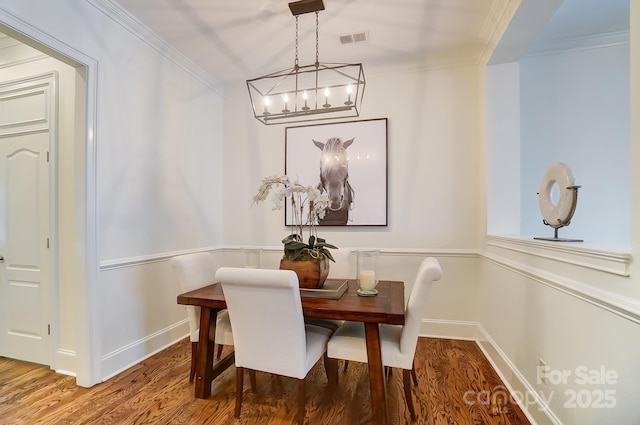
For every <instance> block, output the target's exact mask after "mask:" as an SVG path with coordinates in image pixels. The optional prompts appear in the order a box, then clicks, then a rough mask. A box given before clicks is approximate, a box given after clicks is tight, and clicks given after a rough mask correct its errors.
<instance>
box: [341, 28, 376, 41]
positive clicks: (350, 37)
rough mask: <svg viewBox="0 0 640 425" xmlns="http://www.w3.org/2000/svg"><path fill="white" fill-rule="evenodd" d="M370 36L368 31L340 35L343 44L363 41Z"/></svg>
mask: <svg viewBox="0 0 640 425" xmlns="http://www.w3.org/2000/svg"><path fill="white" fill-rule="evenodd" d="M368 39H369V37H368V36H367V32H366V31H365V32H357V33H355V34H347V35H341V36H340V43H341V44H351V43H360V42H362V41H367V40H368Z"/></svg>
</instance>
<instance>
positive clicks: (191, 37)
mask: <svg viewBox="0 0 640 425" xmlns="http://www.w3.org/2000/svg"><path fill="white" fill-rule="evenodd" d="M96 1H97V2H102V3H105V4H108V5H111V6H114V7H117V8H120V9H123V12H124V13H125V14H127V15H130V17H131V18H132V19H133V20H136V21H138V22H139V23H141V24H142V25H144V26H146V27H148V28H149V29H151V30H152V31H153V32H154V33H155V34H157V35H158V36H159V37H160V38H162V39H163V40H164V41H165V42H167V43H168V44H170V45H171V46H172V47H173V48H175V49H176V50H177V51H178V52H179V53H181V54H182V55H183V56H185V57H186V58H188V59H189V60H191V61H192V62H193V63H194V64H196V65H197V66H198V67H200V68H201V69H202V70H204V71H205V72H207V73H208V74H210V75H211V76H213V77H214V78H215V79H216V80H218V81H219V82H220V83H222V84H223V85H227V84H229V83H233V82H236V81H244V80H246V79H250V78H255V77H259V76H261V75H264V74H267V73H270V72H274V71H279V70H282V69H286V68H290V67H292V66H293V64H294V57H295V55H294V41H295V18H294V17H293V16H292V14H291V12H290V11H289V8H288V2H289V0H239V1H230V0H96ZM514 2H516V3H517V2H518V0H324V5H325V10H324V11H321V12H320V14H319V23H320V37H319V45H320V58H319V59H320V61H321V62H361V63H362V64H363V65H364V69H365V74H366V75H367V76H371V75H373V74H375V73H376V72H378V73H380V72H388V71H390V70H391V71H398V70H407V69H425V68H433V67H443V66H454V65H464V64H474V63H478V62H479V61H480V58H481V57H482V56H483V55H484V54H485V52H486V49H487V47H488V45H490V42H491V37H495V35H494V33H493V32H494V30H495V29H496V25H497V22H498V20H499V17H500V16H501V14H502V13H503V11H504V10H505V9H506V8H508V7H509V5H510V4H512V3H514ZM629 2H630V0H606V1H603V0H521V1H520V6H519V7H518V10H517V11H516V14H515V16H514V17H513V19H512V21H511V23H510V24H509V27H508V28H507V29H506V31H505V32H504V34H503V35H502V38H501V40H500V42H499V44H498V46H497V47H496V48H495V51H494V52H493V54H492V57H491V59H490V62H489V63H490V64H495V63H503V62H513V61H517V60H519V59H520V58H521V57H522V56H523V55H524V54H526V53H527V51H528V50H529V49H530V48H535V47H536V46H541V45H545V44H550V43H552V42H553V41H557V40H566V39H571V38H576V37H585V36H589V35H592V34H602V33H611V32H620V31H622V32H624V31H627V32H628V31H629ZM355 33H366V35H367V40H366V41H364V42H358V43H351V44H341V43H340V36H344V35H348V34H355ZM299 59H300V65H308V64H311V63H313V62H314V61H315V15H314V14H313V13H310V14H306V15H301V16H300V17H299Z"/></svg>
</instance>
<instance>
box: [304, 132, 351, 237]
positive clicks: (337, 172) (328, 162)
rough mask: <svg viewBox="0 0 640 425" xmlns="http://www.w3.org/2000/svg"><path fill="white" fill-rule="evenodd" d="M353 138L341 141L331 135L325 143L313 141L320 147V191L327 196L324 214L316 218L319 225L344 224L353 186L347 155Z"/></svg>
mask: <svg viewBox="0 0 640 425" xmlns="http://www.w3.org/2000/svg"><path fill="white" fill-rule="evenodd" d="M353 140H354V139H349V140H347V141H345V142H342V140H340V139H339V138H337V137H332V138H330V139H329V140H327V142H326V143H322V142H318V141H317V140H314V141H313V144H314V145H316V146H317V147H318V149H320V152H321V154H320V183H318V189H319V190H320V193H324V192H326V193H327V194H328V196H329V207H327V209H326V211H325V216H324V217H323V218H321V219H319V220H318V224H319V225H320V226H345V225H346V224H347V222H348V221H349V211H351V208H352V206H353V195H354V193H353V188H352V187H351V184H350V183H349V157H348V156H347V148H348V147H349V146H351V144H352V143H353Z"/></svg>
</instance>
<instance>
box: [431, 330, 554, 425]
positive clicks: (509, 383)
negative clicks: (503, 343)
mask: <svg viewBox="0 0 640 425" xmlns="http://www.w3.org/2000/svg"><path fill="white" fill-rule="evenodd" d="M420 336H423V337H432V338H449V339H463V340H472V341H475V342H476V343H477V344H478V346H479V347H480V350H482V352H483V353H484V355H485V356H486V357H487V359H488V360H489V363H491V366H493V368H494V370H495V371H496V373H498V376H500V379H502V382H503V383H504V385H505V387H506V389H507V390H508V391H509V394H511V395H512V396H513V397H512V398H513V401H514V402H516V403H517V404H518V405H519V406H520V408H521V409H522V411H523V412H524V414H525V415H526V416H527V419H529V421H530V422H531V424H532V425H562V422H561V421H560V420H559V419H558V418H557V417H556V416H555V415H554V414H553V412H552V411H551V410H550V409H549V406H548V404H547V403H546V401H545V400H544V399H543V397H542V396H541V395H540V394H539V393H537V392H536V390H535V389H534V388H533V386H531V384H529V382H527V380H526V379H525V377H524V376H523V375H522V374H521V373H520V371H518V369H517V368H516V367H515V365H514V364H513V363H512V362H511V360H509V358H508V357H507V356H506V355H505V354H504V352H503V351H502V350H501V349H500V347H499V346H498V344H496V342H495V341H494V340H493V338H491V336H490V335H489V333H488V332H487V331H486V330H485V329H484V328H483V327H482V325H481V324H480V323H478V322H472V321H454V320H433V319H425V320H423V321H422V325H421V328H420ZM498 391H499V390H498Z"/></svg>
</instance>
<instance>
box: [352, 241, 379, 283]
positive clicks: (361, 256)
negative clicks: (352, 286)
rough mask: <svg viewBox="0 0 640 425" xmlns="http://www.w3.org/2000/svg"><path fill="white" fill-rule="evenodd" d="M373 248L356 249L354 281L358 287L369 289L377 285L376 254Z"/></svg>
mask: <svg viewBox="0 0 640 425" xmlns="http://www.w3.org/2000/svg"><path fill="white" fill-rule="evenodd" d="M379 252H380V251H378V250H374V249H367V250H358V251H356V264H357V267H356V281H357V283H358V286H359V287H360V289H363V290H365V291H371V290H374V289H375V288H376V286H377V285H378V254H379Z"/></svg>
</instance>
